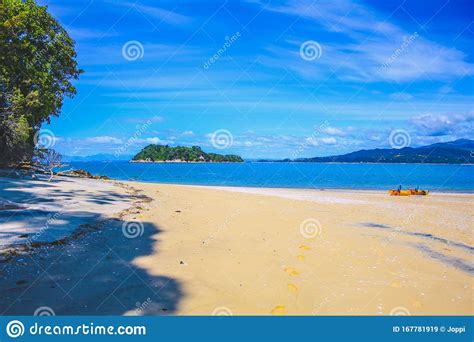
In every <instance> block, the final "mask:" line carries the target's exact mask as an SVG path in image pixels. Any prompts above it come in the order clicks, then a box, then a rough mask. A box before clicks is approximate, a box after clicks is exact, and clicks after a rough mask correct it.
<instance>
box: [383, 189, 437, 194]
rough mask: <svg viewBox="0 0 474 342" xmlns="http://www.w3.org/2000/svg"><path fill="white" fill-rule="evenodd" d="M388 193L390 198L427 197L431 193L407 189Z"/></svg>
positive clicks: (393, 190)
mask: <svg viewBox="0 0 474 342" xmlns="http://www.w3.org/2000/svg"><path fill="white" fill-rule="evenodd" d="M388 193H389V194H390V196H411V195H418V196H426V195H428V194H429V193H430V192H429V190H420V189H418V190H417V189H406V190H395V189H392V190H389V191H388Z"/></svg>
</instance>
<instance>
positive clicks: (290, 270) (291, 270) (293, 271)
mask: <svg viewBox="0 0 474 342" xmlns="http://www.w3.org/2000/svg"><path fill="white" fill-rule="evenodd" d="M285 272H286V273H288V275H290V276H295V275H298V274H300V272H298V271H297V270H296V269H295V268H293V267H287V268H285Z"/></svg>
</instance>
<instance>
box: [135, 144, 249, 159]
mask: <svg viewBox="0 0 474 342" xmlns="http://www.w3.org/2000/svg"><path fill="white" fill-rule="evenodd" d="M132 161H134V162H213V163H224V162H227V163H242V162H243V161H244V160H243V159H242V158H241V157H240V156H237V155H234V154H226V155H223V154H217V153H206V152H204V151H203V150H201V148H200V147H199V146H193V147H185V146H176V147H170V146H168V145H148V146H147V147H145V148H144V149H142V150H141V151H140V152H138V153H137V154H136V155H135V156H134V157H133V158H132Z"/></svg>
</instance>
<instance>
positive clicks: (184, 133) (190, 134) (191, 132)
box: [182, 131, 194, 137]
mask: <svg viewBox="0 0 474 342" xmlns="http://www.w3.org/2000/svg"><path fill="white" fill-rule="evenodd" d="M182 135H184V136H185V137H193V136H194V132H193V131H184V132H183V134H182Z"/></svg>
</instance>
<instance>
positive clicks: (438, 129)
mask: <svg viewBox="0 0 474 342" xmlns="http://www.w3.org/2000/svg"><path fill="white" fill-rule="evenodd" d="M410 121H411V122H412V123H413V124H414V125H415V128H416V129H417V131H418V133H419V135H426V136H445V135H451V136H453V137H464V138H465V137H472V136H473V135H474V134H473V132H474V112H469V113H467V114H445V115H440V114H423V115H419V116H415V117H413V118H412V119H411V120H410Z"/></svg>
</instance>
